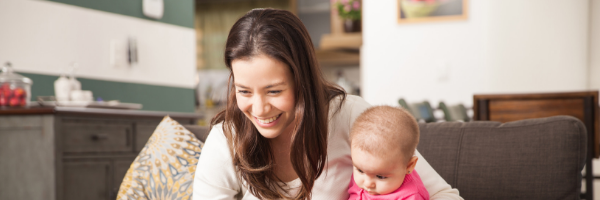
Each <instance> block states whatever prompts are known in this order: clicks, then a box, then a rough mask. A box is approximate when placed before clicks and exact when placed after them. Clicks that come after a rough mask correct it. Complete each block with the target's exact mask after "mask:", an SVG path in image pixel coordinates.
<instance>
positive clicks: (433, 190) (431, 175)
mask: <svg viewBox="0 0 600 200" xmlns="http://www.w3.org/2000/svg"><path fill="white" fill-rule="evenodd" d="M346 100H347V101H348V102H347V103H348V105H350V106H351V107H352V108H351V111H350V125H352V124H353V123H354V121H355V120H356V118H358V116H359V115H360V114H361V113H362V112H364V111H365V110H366V109H367V108H369V107H371V105H370V104H369V103H368V102H366V101H365V100H364V99H363V98H361V97H358V96H353V95H348V98H347V99H346ZM415 154H416V155H417V156H418V157H419V160H418V161H417V166H416V167H415V169H416V170H417V171H418V172H419V176H420V177H421V181H423V185H425V188H426V189H427V192H429V196H430V199H431V200H442V199H448V200H462V199H463V198H462V197H460V195H459V193H458V190H457V189H454V188H452V187H451V186H450V184H448V183H447V182H446V181H445V180H444V178H442V177H441V176H440V175H439V174H438V173H437V172H436V171H435V169H433V167H431V165H429V163H428V162H427V160H425V158H423V156H422V155H421V154H420V153H419V152H418V151H416V150H415Z"/></svg>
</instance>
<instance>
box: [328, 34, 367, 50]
mask: <svg viewBox="0 0 600 200" xmlns="http://www.w3.org/2000/svg"><path fill="white" fill-rule="evenodd" d="M361 46H362V33H339V34H324V35H322V36H321V44H320V48H321V50H336V49H349V50H356V51H358V50H359V49H360V47H361Z"/></svg>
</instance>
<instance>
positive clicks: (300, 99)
mask: <svg viewBox="0 0 600 200" xmlns="http://www.w3.org/2000/svg"><path fill="white" fill-rule="evenodd" d="M225 65H226V66H227V68H228V69H229V70H230V71H231V76H230V83H232V84H230V85H231V86H230V88H229V94H228V100H227V106H226V109H225V110H224V111H223V112H221V113H219V114H217V115H216V116H215V118H213V120H212V122H211V131H210V134H209V136H208V138H207V139H206V144H205V146H204V147H203V149H202V156H200V159H199V161H198V165H197V169H196V174H195V178H194V199H197V200H200V199H252V200H255V199H334V200H336V199H338V200H347V199H348V192H347V190H348V185H349V183H350V180H351V175H352V160H351V159H350V145H349V142H348V137H349V129H350V126H351V124H352V123H353V122H354V120H355V119H356V117H358V115H359V114H360V113H361V112H362V111H364V110H365V109H367V108H368V107H370V105H369V104H368V103H367V102H365V101H364V100H363V99H362V98H360V97H357V96H352V95H348V96H346V93H345V92H344V91H343V90H342V89H340V88H339V87H337V86H335V85H333V84H331V83H328V82H326V81H325V79H324V78H323V75H322V74H321V69H320V67H319V65H318V63H317V60H316V58H315V52H314V47H313V46H312V42H311V40H310V36H309V35H308V32H307V31H306V28H305V27H304V25H303V24H302V22H301V21H300V19H298V17H296V16H295V15H294V14H292V13H290V12H289V11H284V10H276V9H254V10H251V11H250V12H248V13H247V14H246V15H244V16H243V17H242V18H240V19H239V20H238V21H237V22H236V23H235V24H234V25H233V27H232V28H231V31H230V32H229V36H228V38H227V44H226V49H225ZM417 155H419V156H420V154H418V153H417ZM419 160H423V163H425V164H423V165H422V166H421V167H420V168H419V167H418V166H417V168H419V169H418V170H419V171H420V172H423V174H424V175H423V176H422V177H423V180H427V181H428V184H427V185H426V188H428V189H431V191H430V194H436V195H437V197H439V198H446V199H460V197H459V196H458V191H456V190H454V189H452V188H451V187H450V185H448V184H447V183H446V182H445V181H444V180H443V179H442V178H441V177H440V176H439V175H438V174H437V173H436V172H435V170H433V168H431V166H429V164H426V163H427V162H425V160H424V159H423V158H419ZM432 199H435V198H432Z"/></svg>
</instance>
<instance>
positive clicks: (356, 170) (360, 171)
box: [356, 168, 364, 174]
mask: <svg viewBox="0 0 600 200" xmlns="http://www.w3.org/2000/svg"><path fill="white" fill-rule="evenodd" d="M356 171H358V172H360V173H361V174H362V173H364V172H363V171H362V170H360V169H358V168H356Z"/></svg>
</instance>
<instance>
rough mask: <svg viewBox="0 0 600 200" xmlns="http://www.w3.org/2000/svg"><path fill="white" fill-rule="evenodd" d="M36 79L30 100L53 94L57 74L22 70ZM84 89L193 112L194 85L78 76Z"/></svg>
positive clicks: (149, 105) (97, 94)
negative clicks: (178, 85)
mask: <svg viewBox="0 0 600 200" xmlns="http://www.w3.org/2000/svg"><path fill="white" fill-rule="evenodd" d="M19 74H21V75H23V76H26V77H28V78H30V79H31V80H33V86H32V87H31V100H32V101H35V100H36V98H37V96H54V81H56V79H58V76H49V75H41V74H32V73H21V72H19ZM77 80H78V81H79V82H81V89H82V90H91V91H92V92H93V93H94V98H97V97H101V98H102V99H104V100H105V101H108V100H119V101H121V102H124V103H140V104H142V105H143V107H142V110H154V111H170V112H189V113H191V112H194V111H195V104H194V98H195V95H194V89H188V88H179V87H166V86H156V85H147V84H138V83H125V82H114V81H103V80H96V79H87V78H77Z"/></svg>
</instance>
